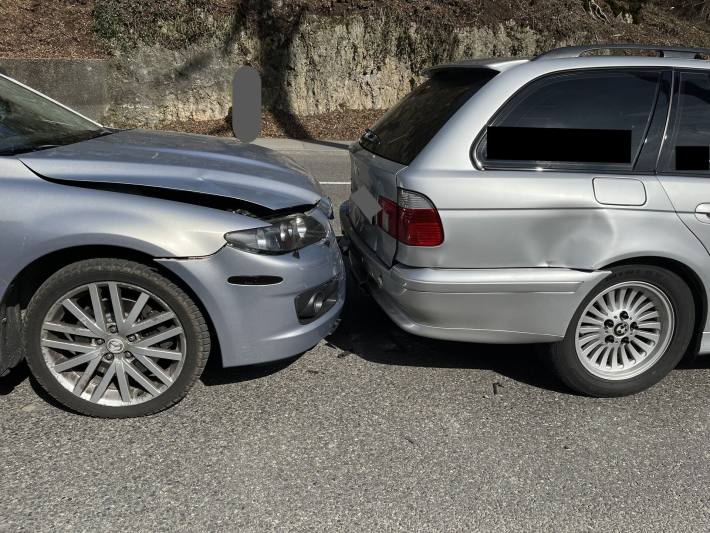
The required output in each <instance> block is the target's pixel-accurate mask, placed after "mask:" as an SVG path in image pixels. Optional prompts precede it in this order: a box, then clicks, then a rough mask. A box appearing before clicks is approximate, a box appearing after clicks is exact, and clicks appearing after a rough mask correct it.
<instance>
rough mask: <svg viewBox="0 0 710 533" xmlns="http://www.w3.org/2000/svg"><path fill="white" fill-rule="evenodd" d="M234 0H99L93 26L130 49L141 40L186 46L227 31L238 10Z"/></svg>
mask: <svg viewBox="0 0 710 533" xmlns="http://www.w3.org/2000/svg"><path fill="white" fill-rule="evenodd" d="M235 3H237V2H229V1H227V0H223V1H216V0H96V2H95V6H94V11H93V15H94V26H93V30H94V32H95V33H96V34H97V35H98V36H99V37H100V38H102V39H105V40H106V41H108V42H110V43H112V44H113V45H114V47H117V48H119V49H129V48H132V47H133V46H135V45H137V44H139V43H143V44H149V45H151V44H158V45H162V46H164V47H166V48H168V49H172V50H177V49H183V48H187V47H189V46H192V45H196V44H201V43H205V42H209V41H211V40H213V39H215V38H219V36H220V35H223V34H225V33H226V32H227V31H228V29H229V27H230V25H231V23H232V21H233V20H234V16H235V12H236V11H237V9H235V6H234V4H235ZM230 4H232V5H230Z"/></svg>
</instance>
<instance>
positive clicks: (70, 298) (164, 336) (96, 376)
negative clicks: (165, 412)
mask: <svg viewBox="0 0 710 533" xmlns="http://www.w3.org/2000/svg"><path fill="white" fill-rule="evenodd" d="M40 346H41V348H42V354H43V356H44V360H45V363H46V364H47V367H48V368H49V370H50V372H51V373H52V375H53V376H54V377H55V378H56V379H57V381H58V382H59V383H60V384H61V385H62V386H63V387H64V388H65V389H67V390H69V391H70V392H71V393H72V394H74V395H76V396H78V397H80V398H82V399H84V400H87V401H89V402H91V403H94V404H99V405H107V406H114V407H123V406H129V405H135V404H139V403H143V402H146V401H149V400H152V399H153V398H156V397H158V396H160V395H161V394H163V393H164V392H165V391H166V390H168V389H169V388H170V387H171V386H172V385H173V383H175V380H176V379H177V377H178V376H179V374H180V372H181V371H182V367H183V364H184V362H185V351H186V340H185V330H184V328H183V326H182V324H181V323H180V320H179V319H178V317H177V314H176V313H175V312H174V311H173V310H172V309H171V308H170V307H169V306H168V305H167V304H166V303H165V302H164V301H163V300H161V299H160V298H158V297H157V296H156V295H154V294H152V293H151V292H149V291H147V290H145V289H143V288H141V287H138V286H137V285H132V284H128V283H119V282H114V281H107V282H97V283H90V284H86V285H82V286H81V287H78V288H76V289H74V290H72V291H70V292H69V293H67V294H65V295H64V296H62V297H61V298H60V299H59V300H57V302H56V303H55V304H54V305H53V306H52V307H51V308H50V310H49V312H48V313H47V315H46V317H45V319H44V321H43V323H42V332H41V338H40Z"/></svg>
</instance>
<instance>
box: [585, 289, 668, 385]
mask: <svg viewBox="0 0 710 533" xmlns="http://www.w3.org/2000/svg"><path fill="white" fill-rule="evenodd" d="M674 329H675V315H674V313H673V306H672V305H671V302H670V300H669V299H668V297H667V296H666V295H665V294H664V293H663V292H662V291H661V290H659V289H658V288H657V287H655V286H653V285H651V284H649V283H645V282H641V281H633V282H625V283H619V284H618V285H614V286H612V287H609V288H607V289H606V290H604V291H603V292H602V293H600V294H599V295H598V296H597V297H596V298H594V299H593V300H592V301H591V302H590V303H589V305H588V306H587V307H586V308H585V310H584V312H583V313H582V315H581V317H580V319H579V322H578V324H577V329H576V332H575V346H576V351H577V357H578V358H579V360H580V361H581V363H582V365H583V366H584V368H585V369H587V370H588V371H589V372H591V373H592V374H594V375H595V376H597V377H600V378H603V379H607V380H623V379H630V378H633V377H635V376H638V375H640V374H642V373H644V372H646V371H647V370H648V369H649V368H651V367H652V366H653V365H655V364H656V363H657V362H658V360H659V359H660V358H661V357H663V354H665V352H666V350H667V349H668V345H669V344H670V342H671V338H672V337H673V331H674Z"/></svg>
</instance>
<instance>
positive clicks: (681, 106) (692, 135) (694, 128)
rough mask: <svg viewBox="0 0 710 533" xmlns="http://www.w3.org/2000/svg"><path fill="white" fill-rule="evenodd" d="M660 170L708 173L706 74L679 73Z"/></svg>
mask: <svg viewBox="0 0 710 533" xmlns="http://www.w3.org/2000/svg"><path fill="white" fill-rule="evenodd" d="M678 85H679V86H678V91H677V96H676V104H675V106H674V107H675V109H676V112H675V117H674V120H673V124H672V126H671V128H670V132H671V133H670V135H669V140H668V141H667V142H666V145H665V146H664V154H663V162H662V164H661V169H662V170H664V171H666V172H675V171H677V172H681V173H694V174H695V173H698V174H704V175H706V176H707V175H708V174H710V74H708V73H707V72H681V73H680V83H679V84H678Z"/></svg>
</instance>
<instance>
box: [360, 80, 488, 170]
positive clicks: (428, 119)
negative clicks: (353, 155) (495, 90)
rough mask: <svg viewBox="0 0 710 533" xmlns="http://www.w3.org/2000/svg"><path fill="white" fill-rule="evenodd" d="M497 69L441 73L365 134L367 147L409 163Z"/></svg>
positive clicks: (385, 156) (389, 157)
mask: <svg viewBox="0 0 710 533" xmlns="http://www.w3.org/2000/svg"><path fill="white" fill-rule="evenodd" d="M496 74H497V72H495V71H489V70H472V69H471V70H459V71H449V72H441V73H438V74H436V75H435V76H434V77H433V78H430V79H428V80H426V81H425V82H424V83H422V84H421V85H419V86H418V87H417V88H416V89H414V90H413V91H412V92H411V93H409V94H408V95H407V96H406V97H405V98H404V99H403V100H401V101H400V102H399V103H398V104H397V105H396V106H395V107H393V108H392V109H390V110H389V111H388V112H387V113H386V114H385V115H384V116H383V117H382V118H381V119H380V120H378V121H377V122H376V123H375V125H374V126H372V128H370V130H369V132H368V133H366V134H365V135H363V136H362V138H361V139H360V144H361V145H362V147H363V148H365V149H366V150H369V151H370V152H373V153H375V154H377V155H379V156H381V157H384V158H385V159H389V160H391V161H395V162H397V163H401V164H403V165H409V164H410V163H411V162H412V161H413V160H414V158H415V157H417V155H418V154H419V152H421V151H422V150H423V149H424V147H425V146H426V145H427V144H429V141H431V139H432V138H433V137H434V135H436V134H437V132H438V131H439V130H440V129H441V128H442V127H443V126H444V124H446V122H447V121H448V120H449V119H450V118H451V117H452V116H453V115H454V113H456V111H458V110H459V109H460V108H461V106H462V105H463V104H464V103H466V102H467V101H468V99H469V98H471V96H472V95H473V94H475V93H476V92H477V91H478V90H479V89H480V88H481V87H483V86H484V85H485V84H486V83H487V82H488V81H489V80H491V79H492V78H493V77H494V76H495V75H496Z"/></svg>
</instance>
